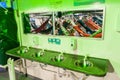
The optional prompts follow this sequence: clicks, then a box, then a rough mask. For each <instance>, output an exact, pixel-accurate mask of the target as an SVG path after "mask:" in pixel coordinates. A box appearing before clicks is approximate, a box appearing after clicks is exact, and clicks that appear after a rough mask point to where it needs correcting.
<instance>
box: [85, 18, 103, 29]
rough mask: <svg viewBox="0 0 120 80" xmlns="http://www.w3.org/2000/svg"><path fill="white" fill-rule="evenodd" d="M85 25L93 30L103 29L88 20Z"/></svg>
mask: <svg viewBox="0 0 120 80" xmlns="http://www.w3.org/2000/svg"><path fill="white" fill-rule="evenodd" d="M84 22H85V24H86V25H87V26H88V27H90V28H91V29H92V30H98V29H100V28H101V27H100V26H99V25H97V24H95V23H94V22H93V21H92V20H91V19H89V20H87V21H84Z"/></svg>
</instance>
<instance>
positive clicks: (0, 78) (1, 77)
mask: <svg viewBox="0 0 120 80" xmlns="http://www.w3.org/2000/svg"><path fill="white" fill-rule="evenodd" d="M0 80H10V79H9V74H8V71H7V70H6V71H5V70H4V71H0ZM16 80H41V79H38V78H35V77H32V76H28V77H25V76H24V75H23V74H22V73H19V72H16Z"/></svg>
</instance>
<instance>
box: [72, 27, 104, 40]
mask: <svg viewBox="0 0 120 80" xmlns="http://www.w3.org/2000/svg"><path fill="white" fill-rule="evenodd" d="M74 29H75V30H76V31H77V32H78V33H79V34H80V35H82V36H83V37H90V34H87V33H85V32H83V31H82V30H81V29H80V28H79V26H78V25H76V26H74ZM94 37H95V38H101V37H102V33H98V34H96V35H95V36H94Z"/></svg>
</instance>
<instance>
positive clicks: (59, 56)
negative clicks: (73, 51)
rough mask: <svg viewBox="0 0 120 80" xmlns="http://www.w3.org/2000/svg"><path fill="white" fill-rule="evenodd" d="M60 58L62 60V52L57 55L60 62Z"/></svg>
mask: <svg viewBox="0 0 120 80" xmlns="http://www.w3.org/2000/svg"><path fill="white" fill-rule="evenodd" d="M61 60H63V52H61V53H60V54H59V55H58V57H57V61H58V62H60V61H61Z"/></svg>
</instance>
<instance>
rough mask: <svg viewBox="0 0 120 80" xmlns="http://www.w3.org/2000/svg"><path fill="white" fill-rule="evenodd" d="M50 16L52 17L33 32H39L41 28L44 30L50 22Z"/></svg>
mask: <svg viewBox="0 0 120 80" xmlns="http://www.w3.org/2000/svg"><path fill="white" fill-rule="evenodd" d="M50 18H51V16H50V17H49V18H48V19H47V20H46V21H45V22H44V23H43V24H42V25H41V26H40V27H39V28H37V29H35V30H32V32H36V33H39V32H40V31H41V30H44V29H45V26H46V24H47V23H48V21H49V19H50Z"/></svg>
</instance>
